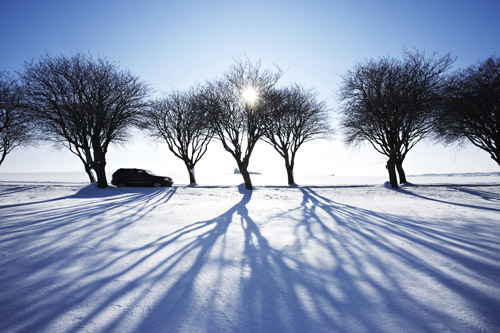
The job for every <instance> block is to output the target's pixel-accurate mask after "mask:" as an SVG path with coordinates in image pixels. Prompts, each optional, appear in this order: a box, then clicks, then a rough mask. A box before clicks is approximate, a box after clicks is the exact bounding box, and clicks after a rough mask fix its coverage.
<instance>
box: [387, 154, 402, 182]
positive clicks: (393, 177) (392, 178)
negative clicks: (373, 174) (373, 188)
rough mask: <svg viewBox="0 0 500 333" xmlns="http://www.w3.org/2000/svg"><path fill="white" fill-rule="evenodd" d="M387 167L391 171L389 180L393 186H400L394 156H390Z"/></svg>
mask: <svg viewBox="0 0 500 333" xmlns="http://www.w3.org/2000/svg"><path fill="white" fill-rule="evenodd" d="M386 168H387V171H388V172H389V182H390V183H391V186H392V188H399V186H398V177H397V176H396V163H395V162H394V159H393V158H389V160H388V161H387V165H386Z"/></svg>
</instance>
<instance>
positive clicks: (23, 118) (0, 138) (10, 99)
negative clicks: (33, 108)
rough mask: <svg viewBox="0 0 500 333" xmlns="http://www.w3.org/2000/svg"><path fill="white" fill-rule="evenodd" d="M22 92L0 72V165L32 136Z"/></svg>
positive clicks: (13, 80)
mask: <svg viewBox="0 0 500 333" xmlns="http://www.w3.org/2000/svg"><path fill="white" fill-rule="evenodd" d="M23 99H24V91H23V88H22V87H21V86H20V85H19V84H18V83H17V80H16V79H14V78H13V77H12V76H11V75H9V74H8V73H7V72H0V165H2V163H3V161H4V160H5V157H7V155H8V154H9V153H10V152H11V151H12V150H13V149H14V148H16V147H19V146H22V145H26V144H29V143H30V142H31V140H32V139H33V136H34V128H33V126H32V124H33V123H32V121H31V119H30V116H29V114H28V112H27V111H26V109H25V108H24V106H23Z"/></svg>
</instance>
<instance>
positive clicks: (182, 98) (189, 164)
mask: <svg viewBox="0 0 500 333" xmlns="http://www.w3.org/2000/svg"><path fill="white" fill-rule="evenodd" d="M200 89H201V88H200V87H196V88H192V89H191V90H189V91H187V92H179V91H174V92H172V93H170V94H169V95H168V96H166V97H164V98H161V99H158V100H156V101H154V102H153V103H152V104H151V107H150V108H149V110H148V112H147V113H146V122H147V125H148V128H149V130H150V133H151V135H152V136H154V137H157V138H161V139H163V140H165V142H166V143H167V145H168V148H169V149H170V151H171V152H172V153H173V154H174V155H175V156H176V157H178V158H180V159H181V160H182V161H183V162H184V164H185V165H186V168H187V170H188V172H189V182H190V183H191V184H195V183H196V178H195V172H194V168H195V165H196V163H198V161H199V160H200V159H201V158H202V157H203V155H204V154H205V152H206V151H207V147H208V144H209V143H210V140H211V139H212V137H213V132H212V130H211V127H210V123H209V117H208V113H207V112H206V111H205V110H203V109H202V108H199V107H197V106H198V105H199V104H198V103H197V101H198V100H199V98H200V96H199V95H200V92H201V90H200Z"/></svg>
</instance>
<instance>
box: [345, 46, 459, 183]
mask: <svg viewBox="0 0 500 333" xmlns="http://www.w3.org/2000/svg"><path fill="white" fill-rule="evenodd" d="M453 61H454V59H452V58H451V57H450V55H449V54H448V55H445V56H443V57H441V58H436V56H435V55H433V56H432V57H430V58H426V57H425V54H424V53H420V52H418V51H415V52H413V53H411V52H405V54H404V59H403V60H402V61H400V60H396V59H393V58H389V57H387V58H381V59H379V60H378V61H375V60H369V61H366V62H364V63H361V64H358V65H356V66H355V67H354V69H352V70H350V71H348V72H347V74H346V75H345V76H344V77H343V83H342V86H341V90H340V100H341V101H342V102H343V104H342V106H341V113H342V115H343V119H342V127H343V130H344V133H345V140H346V142H347V143H348V144H353V145H358V144H360V143H361V142H364V141H367V142H369V143H370V144H371V145H372V146H373V148H375V150H376V151H378V152H379V153H381V154H383V155H385V156H387V157H388V161H387V166H386V167H387V170H388V173H389V180H390V183H391V186H392V187H394V188H397V187H398V181H397V176H396V169H397V171H398V174H399V182H400V183H405V182H406V176H405V173H404V170H403V161H404V159H405V157H406V155H407V153H408V152H409V151H410V149H411V148H413V147H414V146H415V145H416V144H417V143H418V142H419V141H420V140H422V139H423V138H425V137H426V136H427V135H428V134H429V132H430V131H431V130H432V119H433V118H432V116H433V112H434V111H435V110H436V108H437V107H438V105H439V91H440V89H441V87H442V84H443V76H444V74H445V72H446V71H447V70H448V69H449V67H450V66H451V64H452V63H453Z"/></svg>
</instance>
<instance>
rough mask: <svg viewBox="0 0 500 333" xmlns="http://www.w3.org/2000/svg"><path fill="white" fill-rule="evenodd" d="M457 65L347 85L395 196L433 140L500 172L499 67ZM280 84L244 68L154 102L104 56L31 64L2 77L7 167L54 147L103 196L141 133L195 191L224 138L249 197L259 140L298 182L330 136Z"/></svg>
mask: <svg viewBox="0 0 500 333" xmlns="http://www.w3.org/2000/svg"><path fill="white" fill-rule="evenodd" d="M453 62H454V59H453V58H452V57H451V56H450V55H445V56H443V57H436V55H433V56H431V57H426V55H425V54H424V53H421V52H418V51H414V52H405V53H404V56H403V58H402V59H394V58H392V57H385V58H380V59H378V60H373V59H372V60H367V61H364V62H362V63H359V64H357V65H356V66H354V67H353V69H351V70H350V71H348V72H347V73H346V74H345V75H344V76H343V78H342V79H343V82H342V84H341V87H340V92H339V100H340V102H341V103H340V107H339V110H338V112H339V113H340V115H341V116H342V119H341V126H342V129H343V133H344V138H345V141H346V142H347V143H348V144H352V145H357V144H361V143H363V142H368V143H369V144H371V146H373V148H374V149H375V150H377V151H378V152H379V153H381V154H383V155H385V156H386V157H387V159H388V160H387V165H386V166H387V170H388V173H389V180H390V182H391V185H392V186H393V187H395V188H397V187H398V183H404V182H406V177H405V173H404V169H403V161H404V159H405V157H406V155H407V154H408V152H409V151H410V149H411V148H413V147H414V146H415V145H416V144H417V143H418V142H419V141H421V140H422V139H424V138H426V137H435V138H439V139H441V140H442V141H445V142H447V143H450V142H455V141H464V140H468V141H470V142H471V143H472V144H474V145H476V146H477V147H479V148H481V149H483V150H485V151H487V152H488V153H489V154H490V156H491V157H492V158H493V159H494V160H495V161H496V162H497V163H499V165H500V160H499V158H500V151H499V143H500V117H499V111H498V108H499V104H500V59H499V58H498V57H491V58H489V59H487V60H486V61H484V62H482V63H479V64H477V65H473V66H470V67H469V68H467V69H465V70H459V71H456V72H454V73H451V74H449V73H448V72H449V71H450V68H451V66H452V64H453ZM282 75H283V71H282V70H281V69H280V68H279V67H275V68H273V69H263V68H262V66H261V64H260V62H257V63H252V62H250V61H249V60H248V59H246V60H237V61H235V62H234V64H233V65H232V66H231V67H230V68H229V70H228V71H227V72H226V73H225V74H224V76H222V77H221V78H217V79H214V80H211V81H208V82H206V83H205V84H201V85H195V86H193V87H192V88H191V89H188V90H187V91H173V92H171V93H170V94H168V95H165V96H164V97H162V98H159V99H156V100H153V101H151V100H149V97H150V92H151V89H150V88H149V87H148V85H146V84H145V83H144V82H142V81H141V80H140V79H139V78H138V77H137V76H135V75H133V74H132V73H130V72H129V71H125V70H121V69H119V68H118V67H117V65H116V64H114V63H111V62H109V61H108V60H106V59H102V58H97V59H95V58H93V57H92V56H88V55H83V54H76V55H73V56H70V57H66V56H59V57H49V56H48V55H45V56H42V57H40V58H39V59H38V60H36V61H35V60H33V61H31V62H28V63H26V64H25V68H24V71H23V72H22V73H20V75H19V79H15V78H13V77H11V76H10V75H9V74H8V73H4V72H0V140H1V141H0V164H1V163H2V162H3V161H4V159H5V156H6V155H7V154H8V153H9V152H11V151H12V149H14V148H15V147H17V146H20V145H27V144H31V143H37V142H38V141H39V140H49V141H52V142H55V143H56V144H59V145H62V146H65V147H66V148H68V149H69V150H70V151H71V152H72V153H73V154H75V155H76V156H78V158H79V159H80V160H81V162H82V163H83V165H84V168H85V171H86V172H87V174H88V176H89V179H90V181H91V182H95V181H97V183H98V186H99V187H101V188H104V187H106V186H107V179H106V173H105V166H106V153H107V150H108V147H109V145H110V144H111V143H116V142H120V141H123V140H124V139H125V138H126V137H127V135H128V132H129V131H128V130H129V129H130V127H132V126H138V127H140V128H142V129H146V130H147V131H148V133H149V134H150V135H151V136H153V137H156V138H158V139H160V140H163V141H165V142H166V143H167V145H168V147H169V149H170V150H171V151H172V153H173V154H174V155H175V156H176V157H178V158H180V159H182V160H183V162H184V164H185V165H186V168H187V170H188V172H189V177H190V182H191V183H195V182H196V178H195V172H194V169H195V166H196V163H197V162H198V161H199V160H200V159H201V158H202V157H203V156H204V154H205V152H206V151H207V147H208V145H209V143H210V142H211V141H212V140H213V139H215V140H217V141H220V142H221V144H222V146H223V147H224V149H225V150H226V151H227V152H228V153H230V154H231V156H233V158H234V159H235V162H236V164H237V166H238V168H239V171H240V173H241V175H242V177H243V179H244V182H245V186H246V188H248V189H251V188H252V181H251V177H250V172H249V171H248V167H249V163H250V158H251V155H252V152H253V151H254V148H255V145H256V144H257V142H258V141H259V140H262V141H264V142H267V143H268V144H270V145H271V146H272V147H273V148H274V149H275V150H276V151H277V152H278V153H279V154H280V156H282V157H283V159H284V162H285V167H286V171H287V177H288V183H289V184H290V185H292V184H294V183H295V181H294V178H293V169H294V164H295V157H296V154H297V151H298V149H299V148H300V147H301V146H302V145H303V144H304V143H305V142H308V141H310V140H313V139H317V138H320V137H324V136H326V135H327V134H328V133H330V132H331V131H332V130H331V128H330V126H329V119H328V116H329V110H328V108H327V106H326V103H325V102H322V101H320V100H319V99H318V96H317V94H316V93H315V91H314V90H313V89H305V88H303V87H302V86H300V85H298V84H292V85H290V86H287V87H282V86H279V85H278V84H277V83H278V81H279V80H280V78H281V77H282ZM326 153H328V152H325V154H326ZM398 176H399V181H398Z"/></svg>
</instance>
